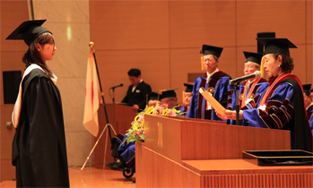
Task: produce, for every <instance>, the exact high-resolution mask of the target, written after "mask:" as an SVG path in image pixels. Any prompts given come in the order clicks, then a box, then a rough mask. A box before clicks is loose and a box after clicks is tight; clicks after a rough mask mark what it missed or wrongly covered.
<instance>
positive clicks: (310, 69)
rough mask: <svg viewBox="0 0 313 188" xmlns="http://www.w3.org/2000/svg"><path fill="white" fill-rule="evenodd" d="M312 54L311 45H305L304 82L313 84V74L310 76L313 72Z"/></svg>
mask: <svg viewBox="0 0 313 188" xmlns="http://www.w3.org/2000/svg"><path fill="white" fill-rule="evenodd" d="M312 54H313V45H307V52H306V55H307V60H306V63H307V66H306V74H307V77H306V83H307V84H309V83H312V84H313V76H312V74H313V58H312Z"/></svg>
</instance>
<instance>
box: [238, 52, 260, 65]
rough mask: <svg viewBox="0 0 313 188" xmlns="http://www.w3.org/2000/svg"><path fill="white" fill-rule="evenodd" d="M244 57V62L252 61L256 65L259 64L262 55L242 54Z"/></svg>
mask: <svg viewBox="0 0 313 188" xmlns="http://www.w3.org/2000/svg"><path fill="white" fill-rule="evenodd" d="M243 53H244V55H245V57H246V62H248V61H252V62H254V63H257V64H259V65H260V64H261V60H262V56H263V54H260V53H254V52H243Z"/></svg>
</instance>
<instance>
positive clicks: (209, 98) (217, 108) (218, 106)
mask: <svg viewBox="0 0 313 188" xmlns="http://www.w3.org/2000/svg"><path fill="white" fill-rule="evenodd" d="M199 92H200V93H201V95H202V96H203V97H204V98H205V99H206V100H207V101H209V103H210V104H211V105H212V107H213V108H214V109H215V111H216V112H218V113H219V114H221V115H224V111H225V108H224V107H223V106H222V105H221V104H220V103H219V102H218V101H217V100H216V99H215V98H214V97H213V96H212V94H211V93H210V92H208V91H205V90H204V88H203V87H201V88H200V89H199Z"/></svg>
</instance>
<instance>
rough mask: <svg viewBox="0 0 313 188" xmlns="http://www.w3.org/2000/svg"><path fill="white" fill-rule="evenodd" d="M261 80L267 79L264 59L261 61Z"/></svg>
mask: <svg viewBox="0 0 313 188" xmlns="http://www.w3.org/2000/svg"><path fill="white" fill-rule="evenodd" d="M260 72H261V78H265V75H264V57H262V59H261V66H260Z"/></svg>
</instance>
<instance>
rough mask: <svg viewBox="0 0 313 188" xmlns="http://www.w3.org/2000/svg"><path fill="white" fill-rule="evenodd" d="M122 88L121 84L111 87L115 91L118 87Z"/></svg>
mask: <svg viewBox="0 0 313 188" xmlns="http://www.w3.org/2000/svg"><path fill="white" fill-rule="evenodd" d="M122 86H123V84H120V85H117V86H113V87H110V89H115V88H117V87H122Z"/></svg>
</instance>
